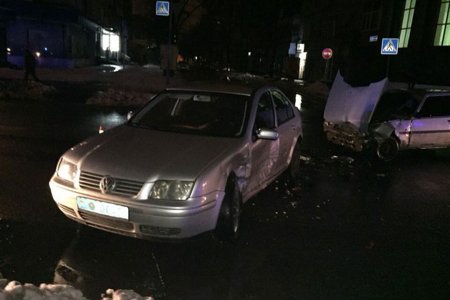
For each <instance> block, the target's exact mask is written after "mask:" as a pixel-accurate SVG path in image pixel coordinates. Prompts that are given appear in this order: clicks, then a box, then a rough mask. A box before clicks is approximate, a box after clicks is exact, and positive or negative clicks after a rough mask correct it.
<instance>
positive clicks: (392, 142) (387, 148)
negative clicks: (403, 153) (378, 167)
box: [377, 137, 399, 162]
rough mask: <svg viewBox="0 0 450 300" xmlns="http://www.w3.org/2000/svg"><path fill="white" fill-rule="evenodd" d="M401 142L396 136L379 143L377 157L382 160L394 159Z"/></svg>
mask: <svg viewBox="0 0 450 300" xmlns="http://www.w3.org/2000/svg"><path fill="white" fill-rule="evenodd" d="M398 151H399V144H398V141H397V140H396V139H395V138H394V137H390V138H388V139H385V140H383V141H381V142H378V145H377V157H378V158H379V159H380V160H382V161H386V162H388V161H392V160H393V159H394V158H395V157H396V156H397V154H398Z"/></svg>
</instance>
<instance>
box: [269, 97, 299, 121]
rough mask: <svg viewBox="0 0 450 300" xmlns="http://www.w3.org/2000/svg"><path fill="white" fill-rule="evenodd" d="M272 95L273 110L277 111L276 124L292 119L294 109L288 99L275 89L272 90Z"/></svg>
mask: <svg viewBox="0 0 450 300" xmlns="http://www.w3.org/2000/svg"><path fill="white" fill-rule="evenodd" d="M272 96H273V102H274V104H275V111H276V113H277V120H278V125H280V124H283V123H284V122H286V121H287V120H289V119H292V118H293V117H294V111H293V109H292V106H291V104H290V102H289V99H287V98H286V97H285V96H284V95H282V94H281V93H279V92H277V91H273V92H272Z"/></svg>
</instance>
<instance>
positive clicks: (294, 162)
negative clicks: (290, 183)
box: [287, 137, 302, 179]
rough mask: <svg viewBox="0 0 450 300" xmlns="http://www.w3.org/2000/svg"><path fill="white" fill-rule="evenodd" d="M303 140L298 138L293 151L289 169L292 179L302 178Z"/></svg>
mask: <svg viewBox="0 0 450 300" xmlns="http://www.w3.org/2000/svg"><path fill="white" fill-rule="evenodd" d="M301 143H302V139H301V137H299V138H298V140H297V143H296V144H295V146H294V150H293V151H292V157H291V162H290V163H289V167H288V170H287V171H288V172H287V173H288V175H289V178H290V179H296V178H298V177H299V176H300V172H301V160H300V149H301Z"/></svg>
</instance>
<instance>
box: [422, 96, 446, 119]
mask: <svg viewBox="0 0 450 300" xmlns="http://www.w3.org/2000/svg"><path fill="white" fill-rule="evenodd" d="M442 116H450V96H434V97H428V98H427V99H426V100H425V102H424V104H423V106H422V108H421V109H420V112H419V114H418V117H421V118H429V117H442Z"/></svg>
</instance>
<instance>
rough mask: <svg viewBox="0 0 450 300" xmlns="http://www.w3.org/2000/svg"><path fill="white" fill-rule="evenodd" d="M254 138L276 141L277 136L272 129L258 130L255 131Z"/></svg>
mask: <svg viewBox="0 0 450 300" xmlns="http://www.w3.org/2000/svg"><path fill="white" fill-rule="evenodd" d="M256 136H257V138H258V139H262V140H272V141H276V140H278V136H279V135H278V132H276V131H275V130H273V129H267V128H259V129H258V130H256Z"/></svg>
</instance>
